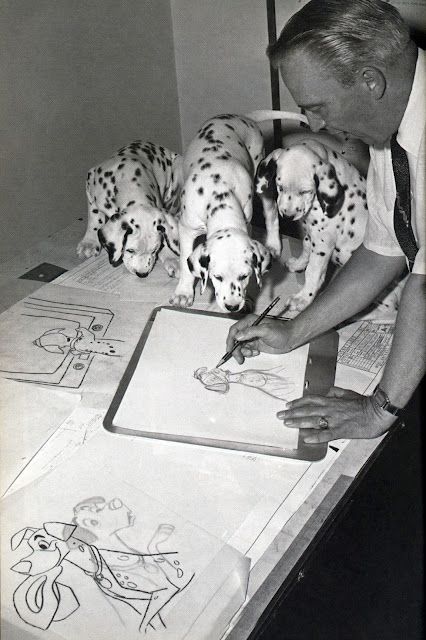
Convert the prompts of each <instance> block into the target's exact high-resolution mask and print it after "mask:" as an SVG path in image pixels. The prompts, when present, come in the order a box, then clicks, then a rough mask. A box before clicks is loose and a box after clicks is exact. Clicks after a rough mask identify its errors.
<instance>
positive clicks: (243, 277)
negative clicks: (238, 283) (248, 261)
mask: <svg viewBox="0 0 426 640" xmlns="http://www.w3.org/2000/svg"><path fill="white" fill-rule="evenodd" d="M248 277H249V274H247V275H244V274H241V275H240V276H238V278H237V279H238V280H245V279H246V278H248Z"/></svg>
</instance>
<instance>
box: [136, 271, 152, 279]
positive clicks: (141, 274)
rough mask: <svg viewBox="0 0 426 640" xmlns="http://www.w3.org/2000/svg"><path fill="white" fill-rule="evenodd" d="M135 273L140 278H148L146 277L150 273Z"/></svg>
mask: <svg viewBox="0 0 426 640" xmlns="http://www.w3.org/2000/svg"><path fill="white" fill-rule="evenodd" d="M135 273H136V275H137V276H138V278H146V276H147V275H148V273H149V272H147V273H142V272H141V271H135Z"/></svg>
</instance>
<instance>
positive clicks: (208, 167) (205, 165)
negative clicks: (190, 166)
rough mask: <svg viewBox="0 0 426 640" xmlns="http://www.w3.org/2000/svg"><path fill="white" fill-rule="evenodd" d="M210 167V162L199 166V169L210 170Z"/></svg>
mask: <svg viewBox="0 0 426 640" xmlns="http://www.w3.org/2000/svg"><path fill="white" fill-rule="evenodd" d="M211 166H212V165H211V164H210V162H205V163H204V164H202V165H201V167H200V169H203V170H204V169H210V167H211Z"/></svg>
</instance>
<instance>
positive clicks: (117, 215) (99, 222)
mask: <svg viewBox="0 0 426 640" xmlns="http://www.w3.org/2000/svg"><path fill="white" fill-rule="evenodd" d="M181 188H182V157H181V156H179V155H178V154H176V153H174V152H173V151H170V150H169V149H166V148H165V147H162V146H159V145H156V144H154V143H152V142H140V141H136V142H132V143H131V144H129V145H127V146H125V147H123V148H122V149H120V150H119V151H117V153H116V154H115V155H113V156H112V157H111V158H110V159H109V160H106V161H105V162H103V163H102V164H100V165H98V166H96V167H93V169H91V170H90V171H89V173H88V176H87V181H86V193H87V201H88V223H87V230H86V233H85V235H84V237H83V239H82V240H81V241H80V243H79V244H78V247H77V253H78V255H79V256H80V257H82V258H84V257H85V258H88V257H90V256H96V255H98V254H99V252H100V250H101V246H102V247H104V248H105V249H106V251H107V252H108V257H109V261H110V264H111V265H112V266H114V267H116V266H118V265H119V264H121V263H122V262H123V263H124V265H125V267H126V268H127V269H128V270H129V271H130V272H131V273H133V274H135V275H137V276H139V277H140V278H144V277H146V276H147V275H148V274H149V273H150V271H151V270H152V268H153V266H154V264H155V262H156V259H157V256H158V257H159V259H160V261H161V262H162V263H163V265H164V268H165V269H166V271H167V273H168V274H169V276H176V275H178V258H177V256H178V255H179V239H178V224H177V221H178V218H179V215H180V192H181Z"/></svg>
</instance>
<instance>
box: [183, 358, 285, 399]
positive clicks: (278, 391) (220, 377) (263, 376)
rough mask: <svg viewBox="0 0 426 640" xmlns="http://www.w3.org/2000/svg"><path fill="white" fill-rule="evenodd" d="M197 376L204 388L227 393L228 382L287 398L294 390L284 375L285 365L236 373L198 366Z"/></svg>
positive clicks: (195, 375)
mask: <svg viewBox="0 0 426 640" xmlns="http://www.w3.org/2000/svg"><path fill="white" fill-rule="evenodd" d="M194 378H197V380H199V381H200V382H201V383H202V384H203V385H204V386H205V388H206V389H208V390H209V391H216V392H217V393H228V391H229V387H230V384H233V383H235V384H242V385H245V386H246V387H253V388H255V389H259V391H263V393H266V394H267V395H269V396H273V397H274V398H279V399H280V400H287V399H288V396H289V394H290V393H291V392H292V391H293V390H294V384H293V382H292V381H291V380H289V379H288V377H286V376H285V367H283V366H278V367H273V368H272V369H265V370H261V369H244V370H243V371H239V372H237V373H233V372H232V371H228V370H227V369H207V367H200V368H199V369H196V370H195V371H194Z"/></svg>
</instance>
